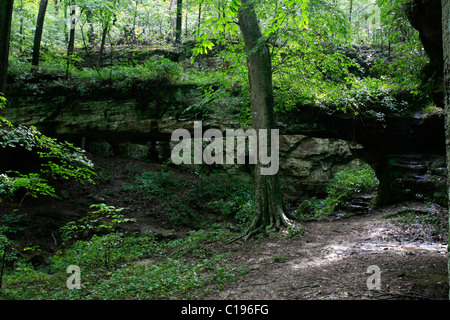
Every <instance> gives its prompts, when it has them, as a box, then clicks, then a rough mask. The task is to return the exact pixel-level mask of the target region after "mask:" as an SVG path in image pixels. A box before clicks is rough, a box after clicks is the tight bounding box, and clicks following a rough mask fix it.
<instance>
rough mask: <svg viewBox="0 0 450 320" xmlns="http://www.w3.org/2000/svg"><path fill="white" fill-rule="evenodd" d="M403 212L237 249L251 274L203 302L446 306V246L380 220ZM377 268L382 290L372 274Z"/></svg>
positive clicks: (320, 225) (316, 227) (314, 225)
mask: <svg viewBox="0 0 450 320" xmlns="http://www.w3.org/2000/svg"><path fill="white" fill-rule="evenodd" d="M420 206H421V204H417V203H404V204H401V205H397V206H393V207H390V208H385V209H382V210H377V211H374V212H371V213H370V214H367V215H364V216H353V217H351V218H346V219H340V220H335V221H327V222H309V223H306V224H304V227H305V230H306V233H305V235H304V236H303V237H301V238H299V239H285V240H277V241H270V240H269V241H263V242H257V241H253V242H252V241H251V242H249V243H246V244H234V245H233V246H234V247H233V248H232V249H231V250H236V258H237V259H240V260H241V263H243V264H248V265H249V266H250V269H251V271H250V272H249V273H248V274H246V275H245V276H242V277H241V278H239V280H238V281H236V282H234V283H232V284H230V285H229V286H228V287H227V288H226V289H225V290H223V291H218V292H215V293H213V294H211V295H210V296H208V297H207V299H221V300H223V299H244V300H246V299H256V300H259V299H263V300H266V299H270V300H308V299H312V300H318V299H332V300H362V299H364V300H366V299H373V300H378V299H383V300H410V299H414V300H416V299H419V300H420V299H425V300H429V299H431V300H440V299H442V300H446V299H448V276H447V275H448V273H447V245H446V243H445V241H443V240H440V241H439V240H438V241H437V240H436V238H439V237H436V236H432V235H431V234H430V232H429V231H430V230H426V229H424V228H423V226H419V225H415V226H414V225H409V227H407V228H405V227H403V226H401V225H398V224H396V223H395V220H393V219H382V217H383V216H385V215H387V214H393V213H395V212H397V211H398V210H403V209H404V208H405V207H409V208H415V209H417V208H418V207H420ZM373 265H375V266H378V267H379V268H380V289H379V290H377V289H372V290H369V288H368V280H369V284H372V285H373V284H375V282H374V281H372V279H369V277H371V276H374V273H373V272H370V273H368V267H369V266H373Z"/></svg>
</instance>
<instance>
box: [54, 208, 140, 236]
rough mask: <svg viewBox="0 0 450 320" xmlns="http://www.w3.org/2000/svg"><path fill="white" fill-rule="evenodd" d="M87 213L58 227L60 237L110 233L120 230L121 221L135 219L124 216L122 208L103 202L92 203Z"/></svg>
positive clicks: (125, 221) (132, 220) (126, 221)
mask: <svg viewBox="0 0 450 320" xmlns="http://www.w3.org/2000/svg"><path fill="white" fill-rule="evenodd" d="M90 208H91V209H95V210H92V211H89V212H88V214H87V215H86V216H85V217H83V218H81V219H78V220H77V221H70V222H68V223H67V224H66V225H65V226H63V227H61V228H60V233H61V238H62V239H63V241H64V242H67V241H69V240H76V239H79V238H87V237H89V236H92V235H93V234H104V233H112V232H117V231H118V230H120V225H121V224H123V223H129V222H135V221H136V219H133V218H125V216H124V215H123V214H121V212H122V211H123V210H124V208H115V207H114V206H108V205H106V204H104V203H101V204H93V205H91V206H90Z"/></svg>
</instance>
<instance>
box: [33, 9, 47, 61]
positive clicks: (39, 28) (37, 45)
mask: <svg viewBox="0 0 450 320" xmlns="http://www.w3.org/2000/svg"><path fill="white" fill-rule="evenodd" d="M47 4H48V0H41V2H40V3H39V13H38V17H37V22H36V31H35V32H34V44H33V59H32V61H31V64H32V65H33V66H37V65H39V55H40V51H41V40H42V32H43V31H44V20H45V12H46V11H47Z"/></svg>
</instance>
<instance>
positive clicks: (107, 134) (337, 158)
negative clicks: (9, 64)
mask: <svg viewBox="0 0 450 320" xmlns="http://www.w3.org/2000/svg"><path fill="white" fill-rule="evenodd" d="M8 98H9V104H8V108H6V109H5V116H6V117H7V118H8V119H9V120H10V121H12V122H18V123H21V124H25V125H34V126H36V127H37V128H38V129H39V130H41V131H42V132H44V133H46V134H48V135H51V136H55V137H61V138H65V139H69V140H71V141H74V142H75V143H76V144H77V145H85V146H86V148H87V149H88V150H90V151H92V152H94V153H97V154H99V155H103V156H111V155H113V154H115V155H122V156H127V157H131V158H135V159H143V160H153V161H164V160H166V159H168V158H169V157H170V137H171V133H172V132H173V130H175V129H177V128H187V129H192V128H193V121H194V120H202V121H203V129H204V130H206V129H207V128H218V129H221V130H224V129H225V128H238V127H239V123H238V121H237V120H236V119H237V114H238V111H235V112H233V111H230V110H239V99H238V98H237V97H236V99H235V98H233V97H228V98H227V99H225V100H223V101H221V102H218V103H217V104H216V105H215V106H211V108H212V109H214V110H213V111H212V112H208V113H207V114H204V113H202V112H201V110H200V111H199V110H198V109H196V108H192V106H195V105H196V104H198V103H199V101H201V99H202V98H203V97H202V90H201V89H199V88H198V87H197V86H195V85H179V86H176V85H160V86H158V87H155V88H153V89H152V90H142V91H140V92H134V93H133V94H129V95H125V94H123V93H120V92H114V91H113V90H111V91H105V92H103V93H102V92H100V93H98V95H95V96H94V95H91V96H86V97H79V96H76V95H74V94H72V93H70V92H69V93H68V92H66V91H65V90H64V88H62V87H54V88H51V89H50V90H49V91H47V92H46V94H45V97H43V96H42V97H40V96H32V95H30V94H24V93H23V92H22V91H20V90H18V91H14V90H12V91H11V92H10V94H9V97H8ZM48 101H53V103H49V102H48ZM277 126H278V128H279V129H280V134H281V138H280V139H281V140H280V156H281V159H280V163H281V174H282V179H283V180H284V183H283V185H284V189H285V191H286V193H287V194H288V195H291V196H293V197H294V198H297V199H299V198H302V197H306V196H308V195H311V194H317V193H318V192H321V191H322V192H323V188H324V181H330V180H331V179H332V178H333V176H334V174H335V173H336V172H337V171H339V170H342V169H344V168H346V167H348V166H349V165H351V163H352V161H354V160H355V159H362V160H363V161H365V162H367V163H369V164H370V165H371V166H372V167H373V168H374V169H375V171H376V174H377V176H378V179H379V181H380V186H379V190H378V200H379V204H388V203H392V202H397V201H402V200H405V199H411V198H419V199H423V198H426V199H430V200H433V201H437V202H438V203H442V204H445V201H446V193H445V181H446V178H445V177H446V170H445V146H444V123H443V115H442V114H441V113H440V112H435V113H421V112H416V113H413V114H408V115H407V116H405V115H404V116H399V115H386V117H385V119H384V121H382V122H380V121H379V119H377V118H376V117H369V116H363V115H358V116H356V115H355V114H353V113H344V112H342V111H334V112H329V111H325V110H323V109H320V108H317V107H309V106H302V107H300V108H298V109H297V110H296V111H292V112H289V113H286V114H283V115H280V117H279V122H278V125H277ZM247 169H248V168H247ZM234 170H237V171H236V172H239V171H240V172H241V173H242V171H245V168H240V169H236V168H234Z"/></svg>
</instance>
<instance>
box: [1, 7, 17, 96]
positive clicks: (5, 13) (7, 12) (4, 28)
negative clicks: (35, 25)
mask: <svg viewBox="0 0 450 320" xmlns="http://www.w3.org/2000/svg"><path fill="white" fill-rule="evenodd" d="M13 4H14V0H2V1H0V92H2V93H4V92H5V91H6V78H7V76H8V57H9V40H10V37H11V21H12V12H13Z"/></svg>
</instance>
